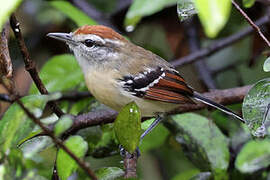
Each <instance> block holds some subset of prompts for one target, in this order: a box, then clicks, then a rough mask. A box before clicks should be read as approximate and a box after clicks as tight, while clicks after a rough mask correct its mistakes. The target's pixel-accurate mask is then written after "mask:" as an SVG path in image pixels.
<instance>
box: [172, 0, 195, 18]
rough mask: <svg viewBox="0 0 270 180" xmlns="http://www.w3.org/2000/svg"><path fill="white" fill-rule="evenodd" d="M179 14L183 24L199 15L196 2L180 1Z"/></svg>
mask: <svg viewBox="0 0 270 180" xmlns="http://www.w3.org/2000/svg"><path fill="white" fill-rule="evenodd" d="M177 14H178V17H179V19H180V21H181V22H182V21H184V20H186V19H188V18H190V17H192V16H193V15H194V14H197V11H196V9H195V5H194V2H193V1H192V0H181V1H178V3H177Z"/></svg>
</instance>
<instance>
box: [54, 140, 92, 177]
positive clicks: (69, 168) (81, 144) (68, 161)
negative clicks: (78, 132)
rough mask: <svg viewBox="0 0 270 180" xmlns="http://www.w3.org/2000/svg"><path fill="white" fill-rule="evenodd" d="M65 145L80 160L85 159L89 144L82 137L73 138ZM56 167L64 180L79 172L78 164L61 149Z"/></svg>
mask: <svg viewBox="0 0 270 180" xmlns="http://www.w3.org/2000/svg"><path fill="white" fill-rule="evenodd" d="M64 144H65V145H66V146H67V148H68V149H69V150H70V151H71V152H72V153H74V155H76V156H77V157H78V158H82V157H84V155H85V154H86V152H87V147H88V145H87V142H85V141H84V140H83V138H82V137H81V136H71V137H69V138H68V139H67V140H66V141H65V143H64ZM56 167H57V171H58V175H59V177H60V178H61V179H62V180H66V179H67V178H68V177H69V176H70V175H71V174H72V173H74V172H75V171H76V170H77V168H78V164H77V162H76V161H75V160H73V159H72V158H71V157H70V156H69V155H68V154H67V153H66V152H65V151H64V150H62V149H59V151H58V153H57V158H56Z"/></svg>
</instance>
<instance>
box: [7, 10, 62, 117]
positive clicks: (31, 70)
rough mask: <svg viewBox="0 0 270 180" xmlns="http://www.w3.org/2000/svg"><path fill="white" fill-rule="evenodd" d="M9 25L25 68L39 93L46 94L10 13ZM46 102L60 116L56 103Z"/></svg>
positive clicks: (46, 91) (60, 112) (15, 21)
mask: <svg viewBox="0 0 270 180" xmlns="http://www.w3.org/2000/svg"><path fill="white" fill-rule="evenodd" d="M10 25H11V28H12V30H13V32H14V34H15V37H16V39H17V42H18V45H19V47H20V50H21V53H22V56H23V60H24V63H25V69H26V70H27V71H28V72H29V74H30V75H31V77H32V79H33V81H34V83H35V84H36V86H37V88H38V90H39V92H40V93H41V94H48V90H47V89H46V87H45V86H44V84H43V83H42V81H41V79H40V77H39V75H38V71H37V68H36V65H35V63H34V61H32V60H31V59H30V55H29V52H28V50H27V48H26V45H25V42H24V39H23V37H22V34H21V30H20V23H19V22H18V21H17V19H16V17H15V15H14V14H12V15H11V18H10ZM48 104H49V106H50V108H51V110H52V111H53V112H54V113H55V114H56V115H57V116H58V117H60V116H62V115H63V114H64V113H63V112H62V110H61V109H60V108H59V107H58V106H57V104H56V103H55V102H53V101H51V102H49V103H48Z"/></svg>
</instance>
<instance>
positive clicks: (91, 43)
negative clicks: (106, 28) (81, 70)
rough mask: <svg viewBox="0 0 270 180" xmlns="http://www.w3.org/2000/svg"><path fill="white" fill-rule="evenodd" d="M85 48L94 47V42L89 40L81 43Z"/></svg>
mask: <svg viewBox="0 0 270 180" xmlns="http://www.w3.org/2000/svg"><path fill="white" fill-rule="evenodd" d="M83 43H84V44H85V45H86V46H87V47H92V46H94V45H95V42H94V41H93V40H91V39H86V40H85V41H84V42H83Z"/></svg>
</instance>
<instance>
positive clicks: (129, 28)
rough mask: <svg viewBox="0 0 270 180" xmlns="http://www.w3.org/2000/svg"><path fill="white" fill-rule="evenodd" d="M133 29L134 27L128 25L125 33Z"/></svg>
mask: <svg viewBox="0 0 270 180" xmlns="http://www.w3.org/2000/svg"><path fill="white" fill-rule="evenodd" d="M134 29H135V27H134V26H132V25H129V26H127V27H126V31H127V32H132V31H134Z"/></svg>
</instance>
